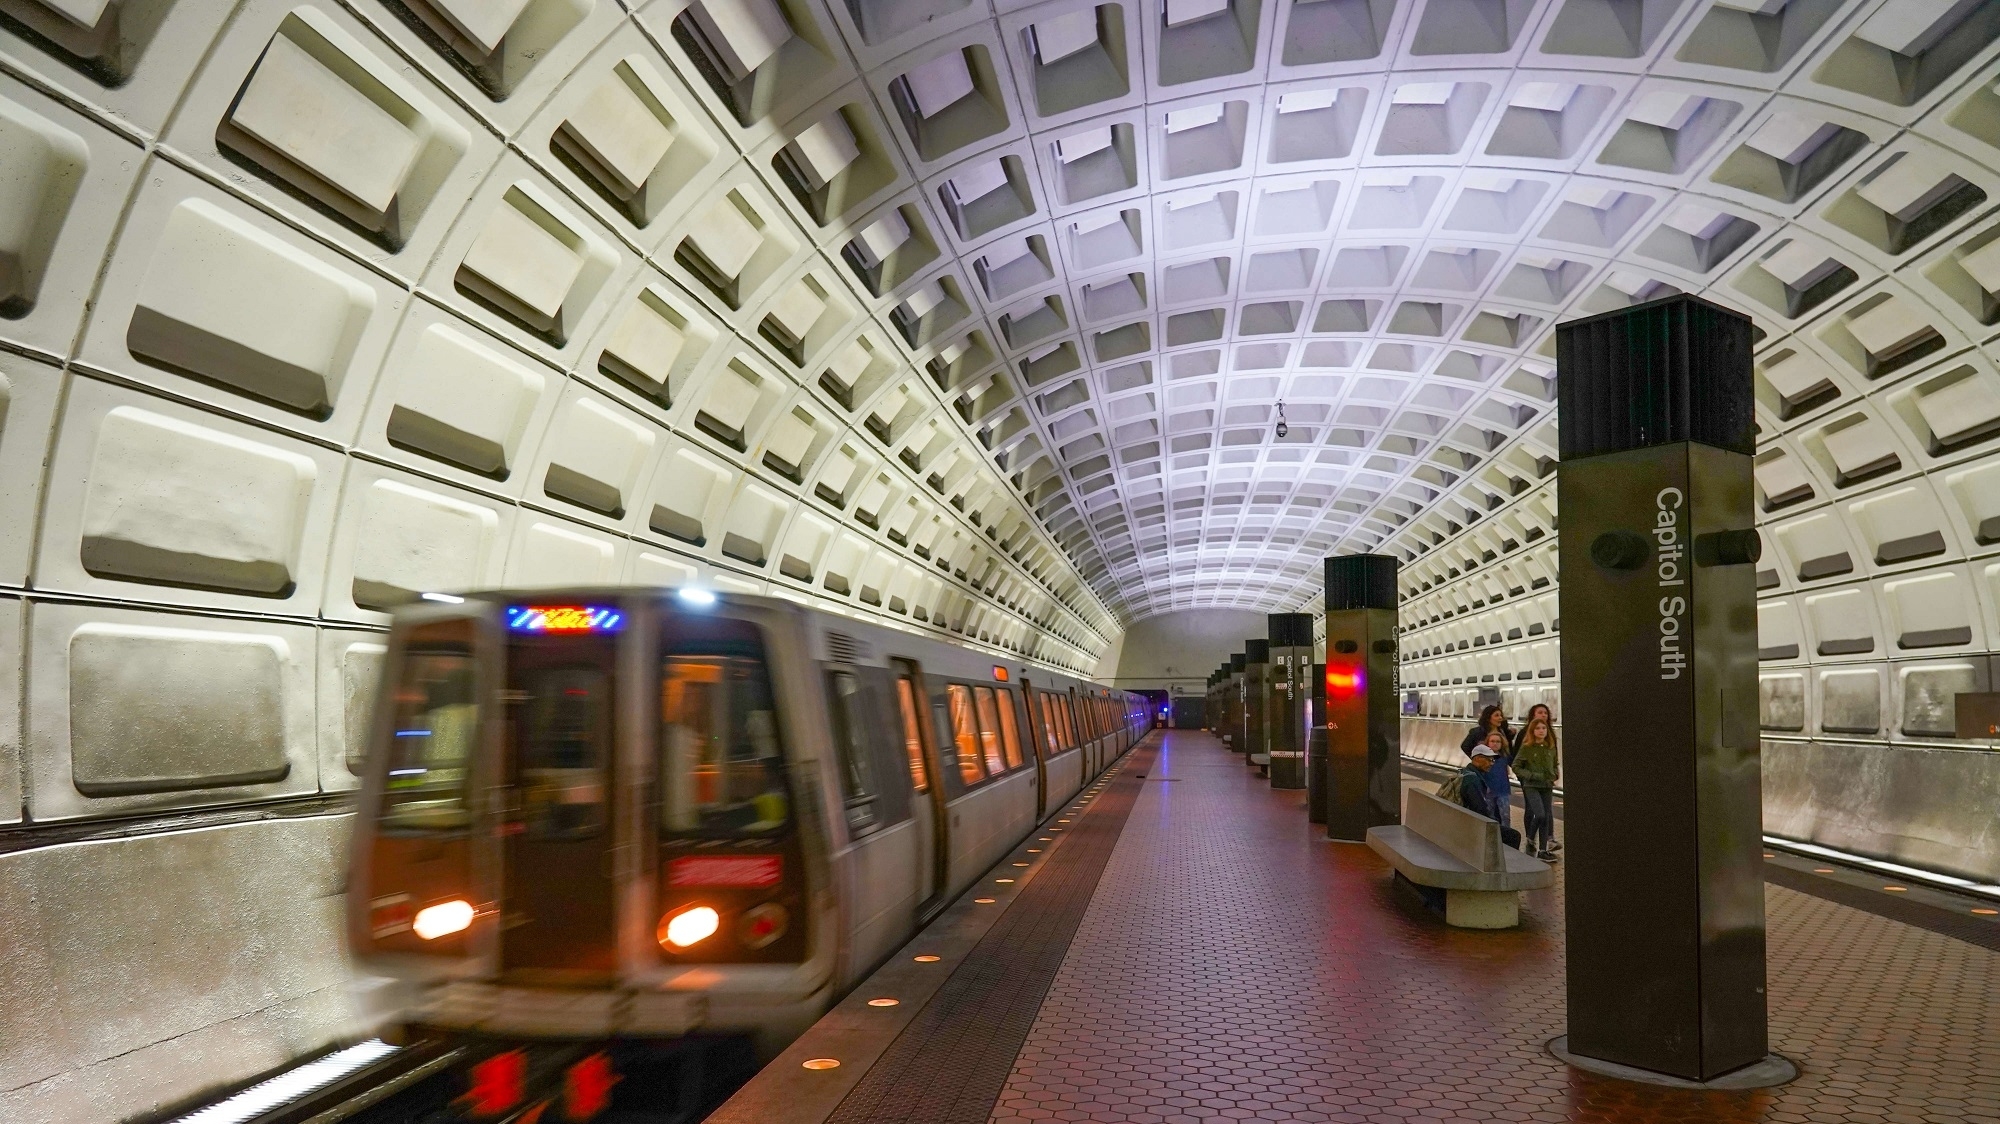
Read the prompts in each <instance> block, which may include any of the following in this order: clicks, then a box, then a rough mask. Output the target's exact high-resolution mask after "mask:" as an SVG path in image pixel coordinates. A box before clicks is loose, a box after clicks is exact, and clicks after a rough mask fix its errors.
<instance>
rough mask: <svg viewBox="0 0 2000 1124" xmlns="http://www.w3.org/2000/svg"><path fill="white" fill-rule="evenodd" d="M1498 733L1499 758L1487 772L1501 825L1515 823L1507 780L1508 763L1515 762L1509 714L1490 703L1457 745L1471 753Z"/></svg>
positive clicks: (1487, 779) (1488, 789)
mask: <svg viewBox="0 0 2000 1124" xmlns="http://www.w3.org/2000/svg"><path fill="white" fill-rule="evenodd" d="M1495 734H1498V735H1499V736H1500V758H1499V760H1498V761H1497V762H1495V765H1494V768H1492V769H1489V770H1487V772H1486V790H1487V791H1488V792H1490V793H1492V794H1493V809H1494V811H1495V812H1496V813H1497V814H1496V815H1495V816H1494V818H1495V819H1497V820H1499V821H1500V826H1502V827H1506V828H1512V827H1513V826H1514V799H1513V793H1512V791H1511V790H1510V787H1509V785H1508V783H1507V767H1508V766H1509V765H1512V764H1513V763H1514V748H1513V746H1514V728H1513V727H1512V726H1509V725H1508V724H1507V715H1506V714H1505V713H1504V712H1503V711H1501V709H1500V708H1499V707H1498V706H1497V705H1496V706H1488V707H1487V708H1486V709H1484V710H1482V711H1480V712H1479V725H1477V726H1474V727H1473V728H1472V729H1471V730H1470V731H1468V732H1467V733H1466V735H1465V740H1464V741H1462V742H1460V743H1458V748H1459V749H1460V750H1461V751H1463V752H1464V753H1465V754H1466V755H1467V756H1468V757H1469V756H1471V754H1472V751H1473V749H1475V748H1476V747H1478V746H1482V745H1490V744H1492V738H1493V736H1494V735H1495Z"/></svg>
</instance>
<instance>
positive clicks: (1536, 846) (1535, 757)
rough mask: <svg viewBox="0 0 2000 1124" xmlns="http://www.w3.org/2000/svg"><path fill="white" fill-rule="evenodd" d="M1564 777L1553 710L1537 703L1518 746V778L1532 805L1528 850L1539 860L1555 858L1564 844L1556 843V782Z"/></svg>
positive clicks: (1525, 797)
mask: <svg viewBox="0 0 2000 1124" xmlns="http://www.w3.org/2000/svg"><path fill="white" fill-rule="evenodd" d="M1561 777H1562V757H1561V754H1560V753H1559V752H1558V750H1557V748H1556V731H1555V727H1554V726H1552V725H1550V723H1549V710H1548V708H1547V707H1545V706H1541V705H1537V706H1536V707H1535V709H1534V710H1532V711H1529V712H1528V722H1527V725H1526V726H1524V727H1523V728H1522V730H1521V740H1520V741H1519V742H1518V743H1517V744H1516V746H1515V749H1514V780H1515V781H1516V782H1517V783H1518V784H1520V786H1521V800H1522V802H1523V803H1525V804H1526V805H1527V806H1528V824H1527V827H1528V830H1527V841H1526V844H1525V847H1524V849H1525V850H1526V851H1527V853H1528V854H1531V855H1533V856H1535V857H1536V858H1539V859H1544V860H1554V858H1555V857H1556V854H1555V853H1556V851H1557V850H1559V849H1560V848H1561V847H1562V844H1560V843H1557V842H1556V815H1555V812H1556V804H1555V796H1556V794H1555V787H1556V781H1557V780H1559V779H1561Z"/></svg>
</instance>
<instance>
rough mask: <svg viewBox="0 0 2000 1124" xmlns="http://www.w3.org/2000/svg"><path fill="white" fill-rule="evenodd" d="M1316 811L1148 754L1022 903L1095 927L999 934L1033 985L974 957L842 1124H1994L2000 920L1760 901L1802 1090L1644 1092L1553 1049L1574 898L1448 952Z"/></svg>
mask: <svg viewBox="0 0 2000 1124" xmlns="http://www.w3.org/2000/svg"><path fill="white" fill-rule="evenodd" d="M1303 801H1304V796H1303V794H1302V793H1299V792H1281V791H1274V790H1272V789H1271V788H1270V787H1269V785H1268V783H1267V782H1265V781H1264V780H1262V779H1261V778H1259V777H1258V776H1257V775H1256V773H1255V772H1254V771H1253V770H1251V769H1248V768H1246V767H1245V766H1244V765H1243V764H1242V759H1241V758H1240V757H1237V756H1234V755H1232V754H1230V753H1229V752H1228V751H1227V750H1226V749H1224V748H1222V746H1221V743H1220V742H1218V741H1217V740H1215V739H1213V738H1211V737H1209V736H1207V735H1206V734H1200V733H1194V732H1188V731H1173V732H1168V733H1166V734H1165V735H1164V736H1158V735H1156V736H1155V737H1153V738H1151V739H1149V740H1148V741H1147V742H1146V743H1145V744H1144V745H1143V746H1142V747H1141V748H1139V749H1138V750H1135V751H1134V753H1133V754H1132V756H1131V757H1130V758H1129V759H1128V760H1127V761H1126V762H1125V763H1124V765H1123V767H1122V768H1121V769H1120V770H1119V771H1118V774H1117V775H1116V776H1115V777H1114V778H1113V779H1112V780H1111V781H1110V782H1109V783H1108V784H1107V786H1106V787H1105V789H1104V790H1103V792H1102V795H1101V796H1099V797H1098V798H1097V799H1096V800H1095V801H1094V802H1093V803H1092V804H1091V805H1088V806H1081V807H1079V806H1073V807H1072V810H1070V811H1067V812H1065V813H1063V814H1064V815H1066V816H1068V817H1069V818H1068V819H1066V820H1064V821H1063V822H1064V823H1066V824H1068V825H1069V830H1071V831H1072V832H1075V833H1078V834H1088V835H1090V836H1094V837H1096V838H1093V839H1091V840H1090V842H1091V844H1092V845H1091V846H1086V847H1079V848H1077V849H1076V850H1075V851H1073V852H1071V853H1070V854H1068V855H1064V854H1062V853H1061V852H1060V851H1059V852H1058V853H1057V854H1055V855H1051V856H1049V859H1050V860H1052V861H1051V868H1050V869H1049V870H1048V871H1047V872H1046V875H1045V876H1054V875H1057V874H1059V873H1060V874H1063V875H1064V876H1063V877H1061V878H1056V877H1049V884H1048V885H1047V887H1046V888H1042V887H1039V886H1038V885H1036V884H1030V885H1028V886H1027V887H1025V888H1024V893H1023V894H1022V895H1021V896H1020V897H1019V898H1017V899H1015V900H1013V901H1009V902H1006V903H1004V904H1005V908H1006V910H1007V912H1008V913H1010V914H1011V913H1013V912H1015V911H1016V910H1029V909H1031V908H1032V907H1033V906H1035V904H1036V899H1037V898H1039V897H1044V896H1045V897H1047V898H1048V899H1050V903H1051V904H1054V905H1056V906H1057V907H1058V908H1056V909H1055V911H1054V912H1055V913H1068V912H1069V910H1071V909H1075V910H1078V911H1079V912H1080V913H1081V918H1080V920H1077V919H1075V918H1074V915H1071V916H1069V917H1064V918H1061V919H1060V921H1061V923H1060V924H1057V923H1055V922H1056V921H1057V920H1058V919H1056V918H1053V917H1030V916H1027V915H1026V914H1025V913H1024V915H1023V916H1022V917H1021V918H1020V919H1019V920H1018V922H1016V924H1014V925H1013V926H1009V925H1008V924H1006V919H1004V918H1003V919H1001V921H1000V923H998V924H996V926H995V928H994V931H993V932H992V933H991V934H989V940H992V941H993V943H992V944H991V946H990V947H989V952H990V953H996V954H997V952H998V950H999V949H1000V948H1002V947H1003V942H1004V941H1007V940H1011V941H1013V942H1014V943H1015V945H1016V946H1017V951H1018V952H1019V954H1020V955H1019V960H1018V961H1017V962H1012V966H1011V967H1010V966H1009V964H1008V963H1007V962H1001V961H998V960H996V959H995V956H994V955H987V956H980V955H974V956H971V957H969V958H968V959H967V960H966V961H965V963H964V965H963V966H962V967H959V968H958V969H956V971H955V973H954V977H953V979H952V980H951V981H950V983H948V984H947V985H946V986H945V987H944V988H942V989H941V990H940V991H939V992H938V993H937V995H936V997H935V998H933V999H931V1000H929V1001H928V1002H927V1003H926V1006H925V1009H924V1010H923V1011H922V1012H921V1013H920V1014H918V1015H917V1016H916V1017H915V1019H914V1020H913V1021H912V1022H910V1023H909V1025H908V1026H907V1028H906V1029H904V1030H903V1031H902V1032H901V1033H900V1035H899V1036H898V1037H897V1039H896V1041H895V1042H894V1043H893V1044H891V1045H890V1046H889V1048H888V1049H887V1050H886V1051H884V1052H883V1053H882V1054H881V1055H880V1060H879V1061H877V1062H875V1063H874V1064H873V1065H871V1066H870V1068H869V1071H868V1072H866V1073H865V1074H853V1075H852V1076H851V1077H850V1078H849V1079H850V1080H858V1084H857V1085H856V1086H855V1087H854V1088H853V1090H852V1092H851V1093H847V1094H845V1096H844V1098H843V1100H842V1103H841V1104H840V1105H839V1108H838V1110H837V1111H835V1112H834V1113H833V1114H832V1118H833V1119H837V1120H841V1121H843V1122H859V1121H864V1120H869V1121H873V1120H889V1119H900V1120H922V1121H924V1122H925V1124H947V1122H955V1121H973V1120H979V1119H990V1120H991V1121H996V1122H1007V1124H1026V1122H1030V1121H1035V1122H1040V1121H1093V1122H1131V1124H1208V1122H1211V1121H1218V1120H1260V1121H1281V1120H1282V1121H1378V1120H1381V1121H1389V1120H1394V1121H1406V1120H1451V1121H1481V1120H1509V1121H1605V1122H1614V1121H1615V1122H1619V1124H1639V1122H1646V1121H1702V1122H1730V1124H1734V1122H1750V1121H1771V1122H1798V1124H1845V1122H1864V1121H1865V1122H1875V1121H1884V1122H1894V1124H1903V1122H1908V1124H1919V1122H1923V1124H1945V1122H1957V1121H1985V1122H1994V1121H2000V1003H1996V1001H1995V998H1994V997H1995V996H1996V995H2000V941H1994V940H1989V939H1987V936H1988V928H1987V926H1988V923H1987V922H1985V921H1984V920H1983V919H1980V920H1979V921H1978V923H1977V924H1978V927H1977V928H1970V929H1964V930H1962V931H1961V935H1960V936H1957V937H1955V936H1951V935H1946V932H1949V931H1951V929H1950V925H1949V924H1946V925H1942V926H1933V929H1935V928H1942V929H1944V930H1945V931H1944V932H1940V931H1933V929H1926V928H1922V927H1918V926H1916V925H1912V924H1906V923H1904V922H1902V921H1897V920H1892V919H1890V917H1885V916H1882V915H1881V914H1880V913H1877V912H1869V911H1867V910H1865V909H1860V908H1854V907H1853V906H1851V905H1848V904H1841V902H1840V901H1839V900H1837V899H1838V898H1839V896H1840V893H1839V892H1835V893H1832V894H1830V895H1822V894H1820V893H1818V892H1814V893H1802V892H1798V891H1795V890H1792V889H1787V888H1784V886H1782V885H1777V884H1771V883H1768V882H1767V886H1766V903H1767V913H1768V917H1769V937H1770V945H1769V947H1770V989H1771V995H1770V1010H1771V1040H1772V1045H1773V1048H1774V1049H1776V1050H1778V1051H1779V1052H1781V1053H1783V1054H1785V1055H1787V1056H1788V1057H1790V1058H1792V1059H1793V1060H1795V1061H1796V1062H1798V1063H1799V1065H1800V1068H1801V1070H1802V1074H1801V1076H1800V1077H1799V1078H1798V1080H1796V1081H1794V1082H1793V1083H1791V1084H1790V1085H1787V1086H1785V1087H1783V1088H1779V1089H1774V1090H1766V1091H1759V1092H1735V1093H1723V1092H1691V1091H1680V1090H1670V1089H1664V1088H1659V1087H1653V1086H1642V1085H1634V1084H1629V1083H1625V1082H1620V1081H1615V1080H1609V1079H1605V1078H1599V1077H1595V1076H1592V1075H1589V1074H1585V1073H1582V1072H1579V1071H1575V1070H1571V1069H1570V1068H1569V1067H1567V1066H1565V1065H1563V1064H1562V1063H1560V1062H1558V1061H1557V1060H1556V1059H1554V1058H1553V1057H1551V1056H1550V1055H1549V1054H1548V1053H1547V1051H1546V1050H1545V1048H1544V1044H1545V1043H1546V1042H1548V1041H1549V1040H1550V1039H1551V1038H1554V1037H1556V1036H1557V1035H1559V1034H1561V1033H1562V1032H1563V1026H1564V1014H1563V988H1564V984H1563V967H1562V951H1563V913H1562V911H1563V899H1562V893H1561V887H1560V882H1558V885H1557V887H1556V888H1554V889H1551V890H1547V891H1536V892H1532V893H1530V894H1528V895H1527V896H1526V898H1525V899H1524V909H1523V917H1524V922H1523V924H1522V926H1521V927H1520V928H1519V929H1517V930H1513V931H1506V932H1472V931H1465V930H1456V929H1450V928H1447V927H1446V926H1445V925H1444V924H1443V923H1442V921H1441V919H1439V918H1437V917H1436V916H1435V915H1432V914H1429V913H1427V912H1425V911H1424V910H1423V909H1421V908H1420V907H1418V906H1417V905H1415V904H1414V903H1413V902H1412V901H1410V900H1409V899H1408V898H1406V897H1405V896H1404V895H1402V894H1399V893H1397V892H1396V891H1394V890H1393V889H1392V887H1391V885H1390V879H1389V872H1388V869H1387V867H1386V866H1385V865H1384V864H1383V863H1382V862H1381V861H1380V860H1379V859H1378V858H1377V857H1376V856H1375V855H1374V853H1373V852H1371V851H1369V850H1368V849H1367V848H1366V847H1362V846H1358V845H1350V844H1339V843H1331V842H1327V841H1326V840H1325V839H1324V838H1323V837H1322V835H1321V832H1320V831H1319V830H1318V829H1317V828H1312V827H1310V826H1309V825H1308V824H1307V823H1306V822H1305V815H1304V809H1303ZM1112 835H1115V838H1106V836H1112ZM1084 842H1085V840H1084V839H1082V838H1076V839H1070V840H1065V841H1064V846H1063V848H1062V851H1070V848H1071V845H1072V844H1081V843H1084ZM1035 845H1036V844H1033V843H1030V844H1028V846H1035ZM1106 852H1108V855H1107V854H1106ZM1072 863H1075V864H1076V867H1075V868H1074V870H1073V872H1071V871H1067V870H1065V871H1059V870H1058V869H1057V866H1058V865H1060V866H1062V867H1070V866H1071V864H1072ZM1093 867H1094V868H1098V870H1101V873H1098V872H1097V871H1093V870H1088V869H1087V868H1093ZM1040 873H1041V872H1038V874H1040ZM1091 874H1096V877H1095V879H1094V888H1093V889H1092V890H1091V892H1090V894H1089V898H1088V903H1087V905H1083V904H1082V903H1081V902H1077V901H1076V900H1075V895H1077V894H1078V892H1079V889H1080V887H1079V886H1078V885H1077V881H1078V880H1079V879H1080V878H1086V877H1089V876H1090V875H1091ZM1808 877H1809V876H1808ZM1041 880H1042V879H1041V878H1040V877H1038V878H1037V879H1036V880H1035V882H1036V883H1039V882H1041ZM1038 890H1041V891H1042V892H1041V893H1039V894H1038V893H1037V891H1038ZM1842 892H1858V891H1853V887H1848V888H1847V889H1846V891H1842ZM1863 904H1864V905H1865V904H1866V902H1865V901H1864V902H1863ZM1897 904H1898V905H1903V904H1904V903H1900V902H1899V903H1897ZM1911 905H1912V907H1914V903H1911ZM1891 912H1892V913H1893V910H1892V911H1891ZM1008 928H1012V930H1013V932H1012V934H1011V936H1009V937H1003V935H1002V933H1001V930H1002V929H1008ZM1065 931H1069V939H1068V940H1067V944H1066V948H1065V949H1064V951H1063V952H1062V954H1061V957H1060V962H1059V964H1053V966H1051V965H1052V953H1053V951H1054V950H1053V949H1051V948H1049V947H1047V946H1048V945H1049V944H1052V943H1054V942H1060V941H1062V940H1063V938H1064V936H1065ZM1966 934H1969V935H1970V937H1969V939H1966ZM982 947H988V946H987V945H986V942H982ZM959 975H965V976H967V977H968V980H967V982H966V983H965V985H964V986H962V987H961V986H960V981H959V979H958V976H959ZM955 988H956V989H957V990H958V992H959V998H958V1001H947V1000H948V999H949V998H950V995H951V993H952V992H953V991H954V989H955ZM975 993H976V994H975ZM1037 1000H1039V1002H1037ZM1024 1011H1031V1012H1032V1018H1031V1019H1029V1018H1028V1017H1026V1015H1025V1014H1024ZM810 1037H811V1036H810V1035H809V1038H810ZM794 1064H795V1063H794ZM1003 1069H1004V1072H1005V1076H1004V1080H1002V1078H1001V1076H1000V1075H1001V1073H1002V1071H1003Z"/></svg>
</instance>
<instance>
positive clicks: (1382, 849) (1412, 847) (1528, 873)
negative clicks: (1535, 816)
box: [1368, 824, 1556, 890]
mask: <svg viewBox="0 0 2000 1124" xmlns="http://www.w3.org/2000/svg"><path fill="white" fill-rule="evenodd" d="M1368 846H1369V847H1371V848H1373V849H1374V851H1375V853H1376V854H1378V855H1381V856H1382V857H1383V858H1384V859H1386V860H1388V863H1389V865H1390V866H1393V867H1395V868H1396V872H1397V873H1398V874H1401V875H1402V876H1403V877H1405V878H1407V879H1409V880H1410V881H1412V882H1415V883H1416V884H1417V885H1419V886H1436V887H1437V888H1438V889H1440V890H1540V889H1542V888H1544V887H1546V886H1553V885H1555V881H1556V875H1555V870H1554V869H1553V868H1551V867H1550V866H1549V864H1547V863H1545V862H1543V861H1542V860H1540V859H1538V858H1535V857H1534V856H1532V855H1524V854H1522V853H1521V852H1519V851H1516V850H1515V849H1514V848H1512V847H1502V848H1500V850H1501V852H1502V853H1503V856H1502V857H1503V861H1505V862H1506V864H1507V869H1506V870H1478V869H1476V868H1474V867H1473V866H1472V864H1470V863H1468V862H1466V861H1465V860H1463V859H1461V858H1458V857H1457V856H1455V855H1453V854H1452V853H1451V852H1449V851H1447V850H1445V849H1444V848H1443V847H1440V846H1438V845H1437V844H1435V843H1433V842H1431V841H1430V840H1428V839H1425V838H1424V837H1423V836H1421V835H1418V834H1417V833H1416V832H1414V831H1412V830H1410V829H1409V828H1407V827H1404V826H1403V825H1402V824H1395V825H1392V826H1389V827H1371V828H1369V829H1368Z"/></svg>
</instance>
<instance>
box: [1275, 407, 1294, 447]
mask: <svg viewBox="0 0 2000 1124" xmlns="http://www.w3.org/2000/svg"><path fill="white" fill-rule="evenodd" d="M1291 431H1292V427H1291V426H1289V425H1286V424H1285V404H1284V403H1283V402H1280V403H1278V436H1279V437H1281V438H1282V437H1284V436H1285V435H1286V434H1287V433H1290V432H1291Z"/></svg>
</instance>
